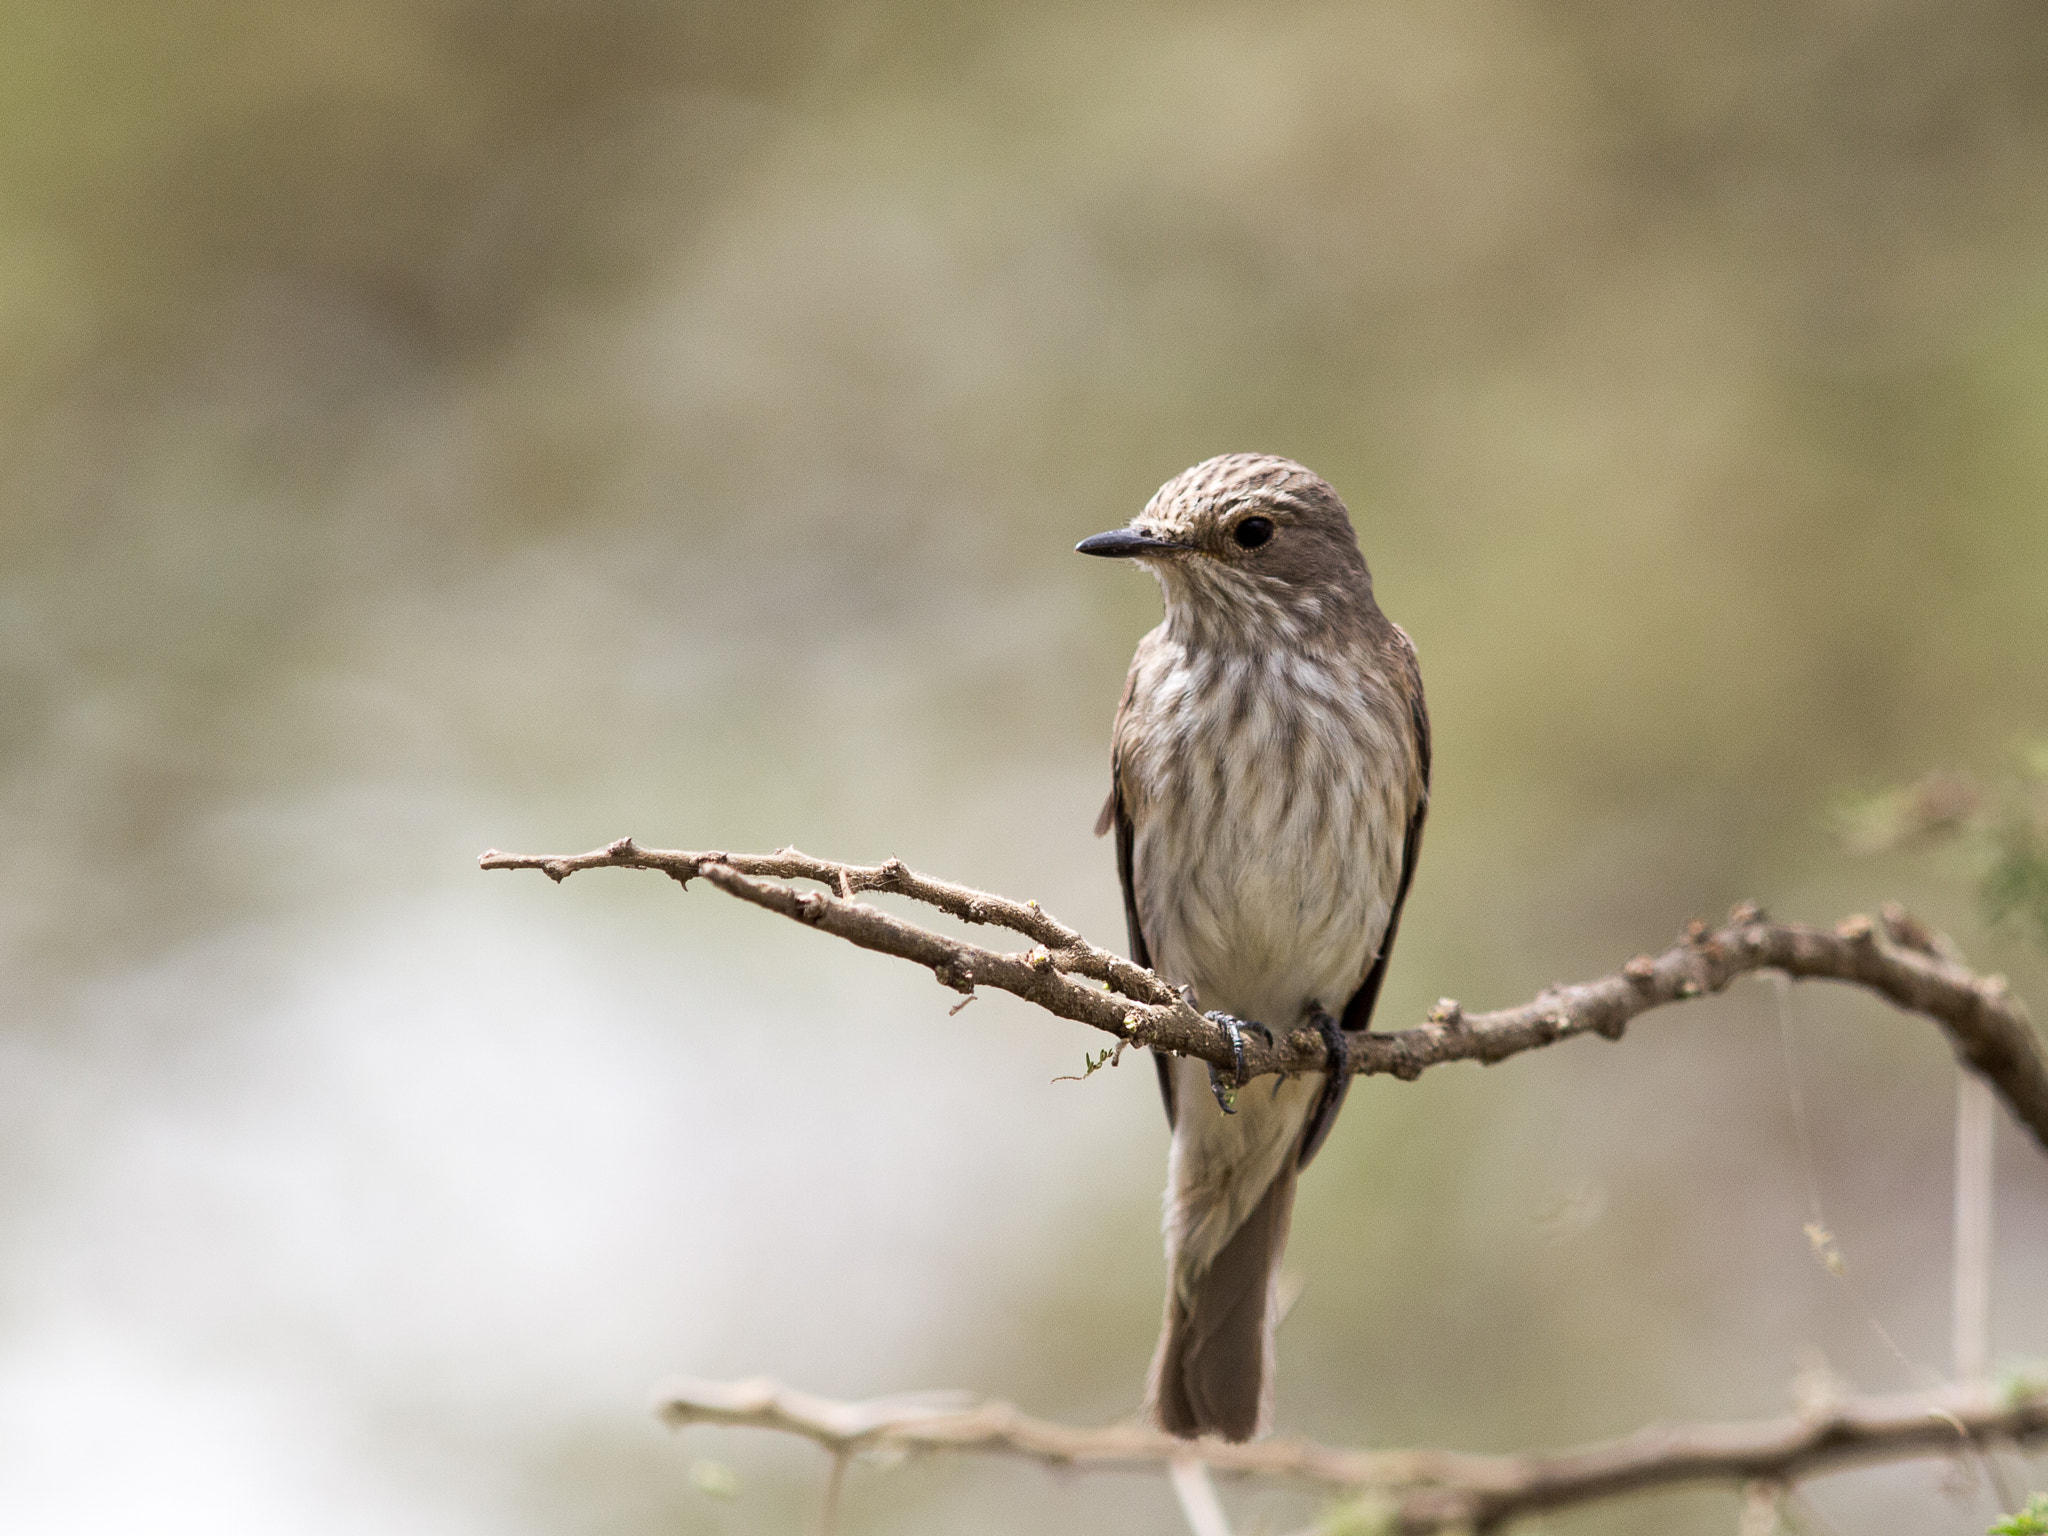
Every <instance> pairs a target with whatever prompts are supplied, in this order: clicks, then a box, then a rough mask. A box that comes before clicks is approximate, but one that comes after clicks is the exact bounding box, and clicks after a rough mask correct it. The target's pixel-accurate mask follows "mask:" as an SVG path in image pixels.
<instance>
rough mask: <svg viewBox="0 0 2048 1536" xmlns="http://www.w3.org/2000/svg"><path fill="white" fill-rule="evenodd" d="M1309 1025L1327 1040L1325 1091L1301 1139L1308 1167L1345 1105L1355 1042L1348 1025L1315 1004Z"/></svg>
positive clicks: (1304, 1158) (1311, 1009) (1318, 1096)
mask: <svg viewBox="0 0 2048 1536" xmlns="http://www.w3.org/2000/svg"><path fill="white" fill-rule="evenodd" d="M1308 1022H1309V1026H1310V1027H1311V1028H1312V1029H1314V1030H1315V1032H1316V1033H1317V1034H1319V1035H1321V1036H1322V1037H1323V1070H1324V1073H1325V1076H1324V1078H1323V1091H1322V1092H1321V1093H1319V1094H1317V1095H1316V1102H1315V1107H1314V1108H1313V1109H1311V1110H1310V1111H1309V1112H1308V1119H1307V1120H1306V1121H1304V1122H1303V1129H1302V1136H1301V1161H1302V1163H1303V1164H1304V1165H1306V1164H1307V1162H1308V1160H1309V1159H1310V1158H1311V1157H1314V1156H1315V1154H1316V1149H1317V1148H1318V1147H1320V1146H1321V1145H1322V1144H1323V1138H1324V1137H1325V1136H1327V1135H1329V1134H1330V1125H1331V1123H1332V1122H1333V1121H1334V1120H1335V1119H1336V1118H1337V1109H1338V1106H1340V1105H1341V1104H1342V1103H1343V1102H1344V1094H1345V1091H1346V1090H1347V1089H1348V1088H1349V1087H1350V1086H1351V1041H1350V1038H1349V1037H1348V1036H1347V1035H1346V1034H1345V1033H1344V1026H1343V1025H1341V1024H1339V1023H1338V1022H1337V1021H1336V1020H1335V1019H1333V1018H1331V1017H1330V1016H1329V1015H1328V1014H1327V1013H1325V1012H1324V1011H1323V1010H1322V1008H1321V1007H1320V1006H1319V1005H1316V1004H1311V1005H1310V1006H1309V1011H1308Z"/></svg>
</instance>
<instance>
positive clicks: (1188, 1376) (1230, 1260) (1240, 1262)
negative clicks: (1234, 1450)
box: [1146, 1160, 1295, 1440]
mask: <svg viewBox="0 0 2048 1536" xmlns="http://www.w3.org/2000/svg"><path fill="white" fill-rule="evenodd" d="M1294 1177H1295V1169H1294V1165H1293V1163H1292V1161H1291V1160H1290V1161H1289V1162H1288V1164H1287V1165H1286V1166H1285V1167H1284V1168H1283V1169H1282V1170H1281V1171H1280V1173H1279V1174H1278V1175H1277V1176H1276V1177H1275V1178H1274V1180H1273V1182H1272V1183H1271V1184H1270V1185H1269V1186H1267V1189H1266V1193H1265V1194H1264V1195H1263V1196H1262V1197H1261V1198H1260V1200H1259V1203H1258V1204H1257V1205H1256V1206H1254V1207H1253V1208H1252V1212H1251V1214H1250V1215H1249V1216H1247V1217H1246V1218H1245V1221H1244V1224H1243V1225H1242V1226H1240V1227H1239V1228H1238V1229H1237V1230H1236V1231H1235V1232H1233V1233H1232V1234H1231V1235H1230V1238H1229V1240H1228V1241H1227V1242H1225V1243H1224V1245H1223V1247H1222V1248H1221V1249H1220V1250H1219V1251H1218V1252H1217V1254H1216V1257H1215V1258H1214V1259H1213V1260H1211V1261H1210V1264H1209V1266H1208V1268H1207V1269H1205V1270H1203V1271H1202V1272H1201V1273H1200V1274H1198V1275H1195V1276H1193V1277H1191V1278H1190V1280H1189V1281H1188V1282H1187V1283H1185V1284H1182V1283H1175V1284H1172V1285H1169V1286H1168V1287H1167V1299H1166V1323H1165V1327H1164V1328H1163V1329H1162V1330H1161V1332H1160V1335H1159V1348H1158V1350H1157V1351H1156V1352H1155V1353H1154V1354H1153V1357H1152V1379H1151V1383H1150V1386H1149V1387H1148V1389H1147V1392H1146V1408H1147V1410H1148V1412H1149V1413H1150V1414H1151V1416H1152V1417H1153V1419H1155V1420H1156V1421H1157V1423H1158V1424H1159V1427H1160V1428H1161V1429H1163V1430H1165V1431H1166V1432H1167V1433H1168V1434H1171V1435H1178V1436H1180V1437H1181V1438H1182V1439H1193V1438H1194V1437H1195V1436H1197V1435H1205V1434H1207V1435H1220V1436H1222V1437H1223V1438H1224V1439H1226V1440H1249V1439H1252V1438H1253V1437H1254V1436H1257V1435H1261V1434H1264V1433H1265V1432H1266V1429H1267V1428H1268V1427H1269V1425H1270V1423H1271V1420H1272V1413H1273V1334H1274V1329H1275V1326H1276V1325H1277V1323H1278V1321H1279V1317H1278V1307H1277V1301H1278V1293H1277V1288H1276V1285H1275V1279H1276V1276H1277V1275H1278V1272H1279V1268H1280V1255H1281V1253H1282V1251H1283V1250H1284V1249H1285V1248H1286V1246H1287V1227H1288V1222H1289V1220H1290V1219H1291V1218H1292V1216H1293V1214H1294Z"/></svg>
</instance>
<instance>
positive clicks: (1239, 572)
mask: <svg viewBox="0 0 2048 1536" xmlns="http://www.w3.org/2000/svg"><path fill="white" fill-rule="evenodd" d="M1078 547H1079V549H1080V551H1081V553H1083V554H1088V555H1110V556H1121V557H1124V558H1127V559H1132V560H1136V561H1138V562H1140V563H1141V564H1143V565H1145V566H1146V567H1148V568H1149V569H1150V570H1151V571H1152V573H1153V574H1154V575H1155V576H1157V577H1158V579H1159V585H1160V589H1161V591H1162V592H1163V593H1164V595H1165V599H1166V617H1165V620H1164V621H1163V622H1162V623H1161V624H1160V625H1159V627H1158V628H1157V629H1155V630H1153V631H1152V632H1151V633H1150V634H1148V635H1147V636H1145V638H1144V639H1143V640H1141V641H1139V642H1138V652H1137V655H1136V656H1135V657H1133V658H1132V661H1131V671H1130V676H1129V677H1128V678H1127V679H1126V680H1125V682H1124V694H1123V701H1122V703H1121V704H1120V705H1119V706H1118V708H1117V716H1116V732H1115V737H1114V744H1113V746H1112V749H1111V758H1110V763H1111V789H1110V795H1109V803H1108V804H1107V805H1105V806H1104V807H1103V809H1102V819H1101V821H1100V822H1099V823H1098V824H1097V826H1096V829H1095V830H1096V833H1097V835H1098V836H1100V835H1101V834H1103V833H1105V832H1108V831H1111V830H1112V829H1113V830H1114V831H1115V832H1116V863H1117V874H1118V877H1119V878H1120V879H1121V880H1122V882H1123V890H1124V915H1125V918H1126V920H1127V921H1128V923H1129V926H1130V941H1131V956H1132V958H1133V959H1134V960H1136V961H1137V962H1138V963H1139V964H1140V965H1148V966H1151V967H1152V968H1153V969H1154V970H1156V971H1158V972H1159V973H1160V974H1161V975H1163V976H1165V977H1166V978H1168V979H1169V980H1171V981H1173V982H1174V983H1176V984H1178V985H1181V986H1185V987H1190V988H1192V989H1193V991H1194V994H1195V996H1196V997H1197V998H1198V999H1199V1000H1200V1006H1201V1007H1203V1008H1207V1009H1213V1010H1216V1011H1215V1012H1214V1013H1212V1014H1211V1017H1212V1018H1216V1019H1217V1020H1218V1021H1219V1022H1220V1023H1222V1024H1223V1025H1224V1027H1225V1028H1226V1029H1227V1030H1230V1031H1233V1032H1234V1031H1238V1030H1242V1029H1262V1030H1266V1031H1269V1032H1271V1031H1277V1032H1279V1033H1280V1034H1282V1035H1284V1034H1286V1033H1288V1032H1291V1031H1292V1030H1294V1029H1295V1028H1297V1027H1298V1026H1300V1025H1302V1024H1308V1025H1310V1026H1312V1027H1313V1028H1315V1029H1316V1030H1317V1031H1319V1032H1320V1033H1321V1035H1322V1036H1323V1040H1324V1042H1325V1047H1326V1052H1327V1056H1326V1060H1327V1064H1328V1070H1327V1071H1324V1072H1316V1073H1310V1074H1306V1075H1304V1076H1302V1077H1300V1078H1277V1079H1275V1080H1274V1081H1273V1083H1272V1084H1271V1085H1270V1086H1268V1085H1267V1084H1265V1083H1259V1084H1257V1085H1255V1086H1252V1087H1246V1086H1245V1085H1244V1084H1242V1083H1232V1082H1227V1081H1225V1080H1224V1079H1223V1078H1222V1077H1221V1076H1219V1075H1218V1074H1217V1073H1215V1072H1214V1071H1213V1069H1211V1068H1209V1067H1208V1066H1207V1065H1206V1064H1205V1063H1203V1062H1200V1061H1197V1060H1193V1059H1188V1058H1172V1057H1168V1056H1163V1055H1162V1056H1158V1057H1156V1058H1155V1061H1156V1065H1157V1066H1158V1069H1159V1088H1160V1092H1161V1094H1162V1095H1163V1096H1164V1098H1165V1100H1166V1118H1167V1123H1168V1124H1169V1125H1170V1126H1171V1127H1172V1130H1173V1141H1172V1148H1171V1150H1170V1151H1169V1153H1168V1154H1167V1174H1166V1216H1165V1230H1166V1265H1167V1275H1168V1283H1167V1295H1166V1321H1165V1326H1164V1328H1163V1329H1162V1330H1161V1333H1160V1337H1159V1347H1158V1350H1157V1352H1156V1353H1155V1354H1154V1356H1153V1359H1152V1375H1151V1382H1150V1384H1149V1386H1148V1388H1147V1393H1146V1406H1147V1409H1148V1411H1149V1412H1150V1413H1151V1414H1152V1415H1153V1417H1154V1418H1155V1419H1156V1420H1157V1422H1158V1423H1159V1425H1160V1427H1161V1428H1163V1429H1165V1430H1167V1431H1168V1432H1170V1433H1172V1434H1175V1435H1180V1436H1183V1437H1193V1436H1195V1435H1201V1434H1214V1435H1221V1436H1223V1437H1224V1438H1225V1439H1229V1440H1245V1439H1249V1438H1251V1437H1252V1436H1254V1435H1259V1434H1263V1433H1264V1432H1265V1431H1266V1430H1267V1429H1268V1428H1269V1427H1270V1424H1271V1420H1272V1410H1273V1333H1274V1329H1275V1327H1276V1326H1277V1325H1278V1322H1279V1305H1278V1302H1279V1296H1278V1286H1277V1284H1276V1277H1277V1274H1278V1270H1279V1265H1280V1254H1281V1250H1282V1249H1283V1248H1284V1247H1285V1246H1286V1243H1287V1226H1288V1219H1289V1217H1290V1215H1291V1214H1292V1212H1293V1208H1294V1182H1295V1178H1296V1176H1297V1175H1298V1174H1299V1173H1300V1171H1301V1170H1302V1169H1303V1168H1304V1167H1306V1166H1307V1165H1308V1162H1309V1159H1310V1158H1312V1157H1314V1156H1315V1153H1316V1149H1317V1148H1318V1147H1319V1146H1320V1145H1321V1144H1322V1141H1323V1138H1324V1137H1325V1136H1326V1135H1328V1134H1329V1130H1330V1126H1331V1123H1332V1122H1333V1121H1334V1120H1335V1118H1336V1114H1337V1110H1338V1107H1339V1106H1340V1105H1341V1104H1342V1103H1343V1102H1344V1092H1345V1088H1346V1086H1347V1085H1348V1083H1349V1081H1350V1078H1349V1075H1348V1074H1347V1073H1346V1071H1345V1061H1346V1055H1347V1047H1346V1044H1345V1041H1346V1038H1347V1036H1348V1035H1349V1034H1351V1033H1352V1032H1354V1031H1358V1030H1362V1029H1364V1028H1365V1027H1366V1025H1367V1024H1368V1022H1369V1021H1370V1020H1371V1017H1372V1008H1373V1002H1374V1000H1375V999H1376V998H1377V997H1378V996H1379V991H1380V980H1381V978H1382V977H1383V976H1384V975H1385V974H1386V968H1387V954H1388V951H1389V950H1391V949H1392V948H1393V943H1394V931H1395V928H1396V927H1397V926H1398V924H1399V923H1400V920H1401V903H1402V900H1403V899H1404V898H1405V897H1406V896H1407V894H1408V883H1409V881H1410V879H1411V878H1412V877H1413V875H1414V873H1415V859H1416V854H1417V852H1418V851H1419V849H1420V846H1421V842H1422V820H1423V815H1424V813H1425V811H1426V810H1427V809H1428V806H1429V714H1428V711H1427V710H1425V709H1424V707H1423V702H1422V677H1421V674H1420V672H1419V671H1418V670H1417V668H1416V664H1415V647H1414V646H1413V645H1412V644H1410V642H1409V639H1408V637H1407V635H1405V634H1404V633H1402V631H1401V630H1400V628H1399V627H1398V626H1397V625H1395V624H1393V623H1392V622H1390V621H1389V620H1388V619H1387V617H1386V615H1384V614H1382V613H1381V612H1380V610H1379V607H1378V605H1377V604H1376V603H1374V602H1373V596H1372V577H1371V574H1370V573H1369V572H1368V571H1367V570H1366V566H1365V560H1364V557H1363V556H1361V555H1360V554H1359V551H1358V540H1357V538H1356V536H1355V535H1354V534H1353V533H1352V531H1351V519H1350V517H1349V515H1348V514H1347V513H1346V512H1345V510H1344V503H1343V502H1342V501H1340V500H1338V498H1337V493H1336V492H1335V491H1333V490H1331V489H1330V487H1329V486H1328V485H1327V484H1325V483H1324V482H1323V481H1322V480H1321V479H1319V478H1317V477H1316V476H1315V475H1313V474H1311V473H1310V472H1309V471H1308V470H1306V469H1304V468H1302V466H1301V465H1299V464H1296V463H1293V462H1292V461H1291V460H1288V459H1276V458H1270V457H1267V456H1266V455H1263V454H1249V453H1232V454H1225V455H1224V456H1222V457H1221V458H1215V459H1210V460H1209V461H1208V462H1206V463H1203V464H1197V465H1196V466H1195V467H1194V468H1193V469H1190V470H1188V471H1186V472H1185V473H1184V474H1181V475H1179V476H1176V477H1175V478H1174V479H1172V480H1169V481H1167V483H1166V484H1165V485H1163V486H1161V487H1160V488H1159V492H1158V494H1157V495H1155V496H1154V497H1153V498H1152V500H1151V501H1150V502H1149V503H1147V504H1146V507H1145V510H1144V511H1143V512H1142V513H1140V514H1139V515H1138V516H1137V517H1136V518H1135V519H1133V520H1132V522H1131V524H1130V526H1129V527H1127V528H1122V529H1119V530H1117V531H1116V532H1114V533H1099V534H1097V535H1096V536H1095V537H1094V538H1091V539H1085V540H1083V541H1082V543H1081V544H1080V545H1079V546H1078ZM1239 1089H1243V1091H1242V1092H1239V1091H1237V1090H1239Z"/></svg>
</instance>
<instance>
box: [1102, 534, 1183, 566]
mask: <svg viewBox="0 0 2048 1536" xmlns="http://www.w3.org/2000/svg"><path fill="white" fill-rule="evenodd" d="M1187 547H1188V546H1187V545H1185V544H1176V543H1174V541H1173V540H1171V539H1155V538H1153V537H1152V535H1151V534H1149V533H1138V532H1136V531H1135V530H1133V529H1130V528H1118V529H1117V530H1115V531H1114V532H1112V533H1098V534H1096V535H1095V536H1094V537H1093V538H1088V539H1083V540H1082V541H1081V542H1080V543H1078V544H1076V545H1075V546H1074V553H1076V554H1078V555H1107V556H1108V557H1109V558H1110V559H1112V560H1128V559H1129V558H1130V557H1131V556H1133V555H1163V554H1166V553H1168V552H1170V551H1172V550H1176V549H1186V548H1187Z"/></svg>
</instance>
